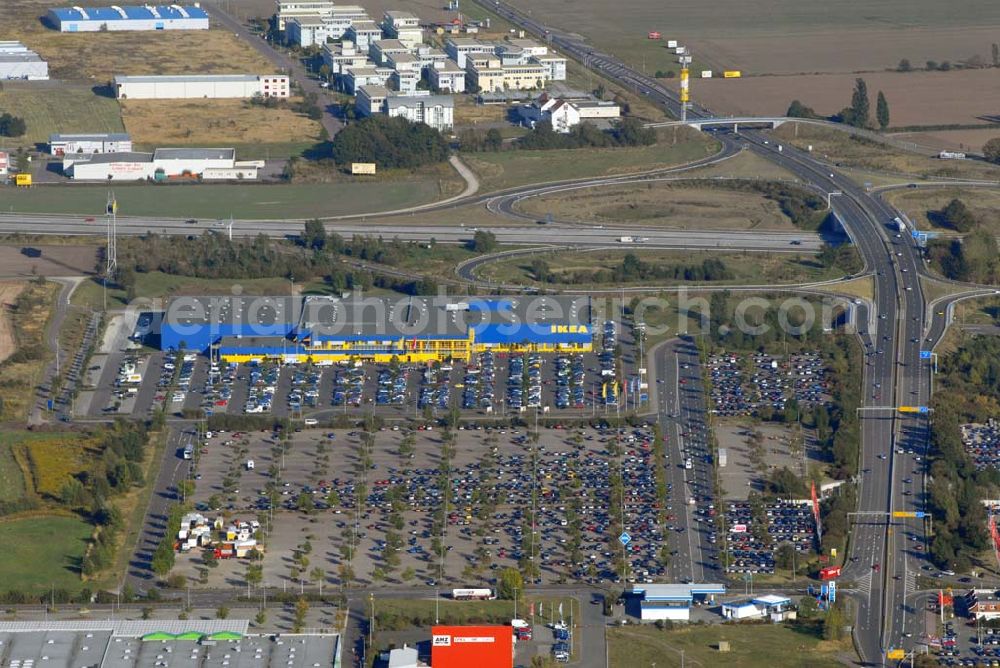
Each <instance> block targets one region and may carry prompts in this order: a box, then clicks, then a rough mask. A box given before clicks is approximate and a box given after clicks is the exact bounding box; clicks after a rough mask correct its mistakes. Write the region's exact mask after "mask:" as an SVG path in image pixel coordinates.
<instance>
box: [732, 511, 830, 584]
mask: <svg viewBox="0 0 1000 668" xmlns="http://www.w3.org/2000/svg"><path fill="white" fill-rule="evenodd" d="M725 530H726V531H727V532H728V533H729V536H728V537H729V542H728V554H727V560H726V564H725V566H726V571H727V572H729V573H752V574H758V573H764V574H770V573H774V551H775V549H776V548H777V547H778V546H779V545H781V544H782V543H789V544H791V545H793V546H794V547H795V550H796V551H797V552H800V553H806V552H809V551H810V550H811V549H812V548H813V546H814V545H815V534H816V523H815V521H814V520H813V516H812V508H811V507H810V505H809V504H808V502H806V503H801V502H792V501H775V502H768V503H764V502H756V503H753V502H749V501H726V502H725Z"/></svg>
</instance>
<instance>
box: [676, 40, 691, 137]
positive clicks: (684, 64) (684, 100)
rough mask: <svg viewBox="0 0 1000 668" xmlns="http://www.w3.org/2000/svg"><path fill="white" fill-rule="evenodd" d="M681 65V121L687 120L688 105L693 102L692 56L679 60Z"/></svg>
mask: <svg viewBox="0 0 1000 668" xmlns="http://www.w3.org/2000/svg"><path fill="white" fill-rule="evenodd" d="M678 60H679V61H680V64H681V121H686V120H687V112H688V103H689V102H690V101H691V91H690V88H689V86H690V79H691V70H690V66H691V55H690V54H686V55H683V56H681V57H680V58H678Z"/></svg>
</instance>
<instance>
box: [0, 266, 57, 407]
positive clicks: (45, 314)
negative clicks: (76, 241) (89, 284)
mask: <svg viewBox="0 0 1000 668" xmlns="http://www.w3.org/2000/svg"><path fill="white" fill-rule="evenodd" d="M58 292H59V286H58V285H56V284H55V283H48V282H42V283H39V282H34V281H33V282H31V283H29V284H28V285H27V286H26V287H25V289H24V290H23V291H22V293H21V295H20V297H19V300H18V302H17V304H18V306H19V308H18V309H15V310H10V311H8V312H7V313H6V315H7V317H9V318H10V322H11V323H12V325H13V329H14V340H15V342H16V344H17V346H18V351H17V352H18V353H19V354H18V355H17V356H15V357H14V358H12V359H8V360H7V361H5V362H3V363H2V365H0V421H12V420H23V419H25V418H26V417H27V414H28V410H29V409H30V408H31V405H32V402H33V401H34V398H35V393H34V388H35V385H36V384H37V381H38V379H39V378H40V377H41V374H42V371H43V369H44V365H45V363H46V361H47V360H48V357H49V353H48V351H47V350H46V349H45V347H44V346H43V344H42V342H43V341H44V340H45V329H46V326H47V325H48V321H49V316H50V315H51V312H52V307H53V304H54V302H55V298H56V295H57V294H58Z"/></svg>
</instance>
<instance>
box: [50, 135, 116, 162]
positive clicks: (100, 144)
mask: <svg viewBox="0 0 1000 668" xmlns="http://www.w3.org/2000/svg"><path fill="white" fill-rule="evenodd" d="M131 151H132V137H130V136H129V135H128V134H126V133H124V132H113V133H110V134H54V135H49V153H51V154H52V155H56V156H62V155H69V154H74V153H129V152H131Z"/></svg>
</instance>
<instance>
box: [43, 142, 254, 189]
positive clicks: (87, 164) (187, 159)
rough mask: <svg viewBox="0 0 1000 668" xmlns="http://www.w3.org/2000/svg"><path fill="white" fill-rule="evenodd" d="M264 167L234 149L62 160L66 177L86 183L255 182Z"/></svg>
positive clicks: (72, 155) (164, 150)
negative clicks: (242, 157) (242, 159)
mask: <svg viewBox="0 0 1000 668" xmlns="http://www.w3.org/2000/svg"><path fill="white" fill-rule="evenodd" d="M261 167H262V165H261V163H260V162H259V161H246V162H237V160H236V150H235V149H232V148H158V149H156V151H154V152H153V153H135V152H131V151H128V152H121V153H83V154H76V153H67V154H65V155H64V157H63V173H65V174H66V175H67V176H69V177H70V178H72V179H74V180H84V181H146V180H153V181H166V180H170V179H171V178H177V177H185V178H201V179H203V180H206V181H211V180H216V181H218V180H253V179H256V178H257V171H258V169H260V168H261Z"/></svg>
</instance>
